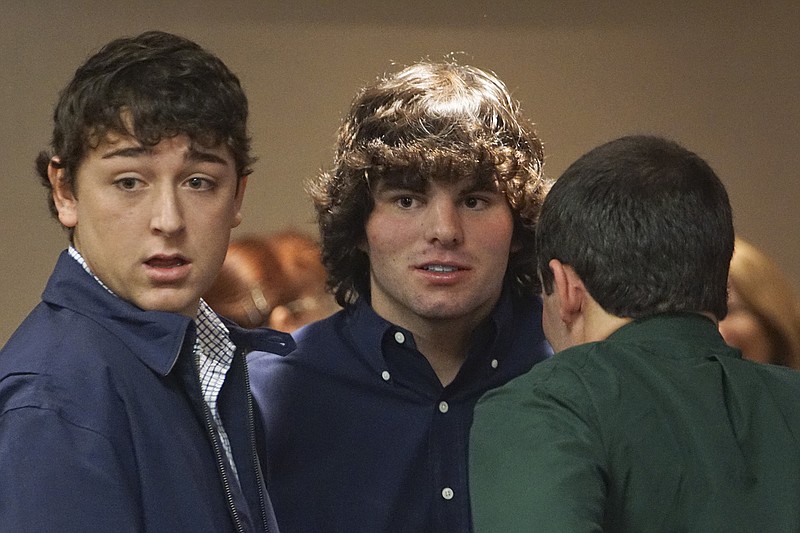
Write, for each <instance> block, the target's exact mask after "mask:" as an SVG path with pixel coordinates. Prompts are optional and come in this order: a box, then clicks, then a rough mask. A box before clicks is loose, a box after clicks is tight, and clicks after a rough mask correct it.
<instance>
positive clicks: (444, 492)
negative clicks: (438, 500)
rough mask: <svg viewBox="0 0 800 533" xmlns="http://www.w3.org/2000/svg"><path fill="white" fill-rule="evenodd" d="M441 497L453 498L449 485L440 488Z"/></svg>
mask: <svg viewBox="0 0 800 533" xmlns="http://www.w3.org/2000/svg"><path fill="white" fill-rule="evenodd" d="M442 498H444V499H445V500H452V499H453V489H451V488H450V487H445V488H443V489H442Z"/></svg>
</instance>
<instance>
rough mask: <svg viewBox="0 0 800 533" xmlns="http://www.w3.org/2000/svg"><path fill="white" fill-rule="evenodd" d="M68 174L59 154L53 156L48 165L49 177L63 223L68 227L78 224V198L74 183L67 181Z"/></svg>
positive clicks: (54, 199) (59, 216)
mask: <svg viewBox="0 0 800 533" xmlns="http://www.w3.org/2000/svg"><path fill="white" fill-rule="evenodd" d="M66 176H67V173H66V170H64V168H63V166H62V165H61V161H60V160H59V158H58V156H53V157H52V158H51V159H50V164H49V165H47V178H48V179H49V180H50V186H51V188H52V194H53V203H54V204H55V206H56V210H57V211H58V220H59V221H60V222H61V224H63V225H64V226H65V227H67V228H74V227H75V226H76V225H77V224H78V200H77V198H75V190H74V187H73V185H74V183H70V182H69V181H67V178H66Z"/></svg>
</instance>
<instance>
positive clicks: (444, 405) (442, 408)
mask: <svg viewBox="0 0 800 533" xmlns="http://www.w3.org/2000/svg"><path fill="white" fill-rule="evenodd" d="M449 410H450V406H449V405H447V402H439V412H442V413H446V412H447V411H449Z"/></svg>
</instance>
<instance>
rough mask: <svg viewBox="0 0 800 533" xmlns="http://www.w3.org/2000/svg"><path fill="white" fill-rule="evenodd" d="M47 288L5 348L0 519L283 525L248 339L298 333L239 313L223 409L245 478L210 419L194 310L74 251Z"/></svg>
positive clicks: (37, 524)
mask: <svg viewBox="0 0 800 533" xmlns="http://www.w3.org/2000/svg"><path fill="white" fill-rule="evenodd" d="M42 299H43V301H42V303H40V304H39V305H38V306H37V307H36V308H35V309H34V310H33V311H32V312H31V314H30V315H29V316H28V318H27V319H26V320H25V321H24V322H23V323H22V325H21V326H20V327H19V329H18V330H17V331H16V332H15V333H14V335H13V336H12V337H11V339H10V340H9V341H8V343H7V344H6V345H5V347H4V348H3V349H2V351H0V529H2V530H3V531H14V532H15V533H17V532H25V531H36V532H41V531H58V532H60V533H68V532H86V531H114V532H127V531H151V532H166V531H169V532H182V531H186V532H214V533H218V532H227V531H237V530H238V531H251V530H252V531H265V530H268V531H270V532H271V533H275V532H277V527H276V525H275V521H274V516H273V512H272V507H271V503H270V501H269V498H268V497H267V494H266V491H265V489H264V484H263V479H262V477H261V475H260V473H259V471H260V467H259V463H258V459H257V456H256V454H255V447H254V442H255V433H254V430H253V416H252V402H251V401H250V396H249V395H250V393H249V389H248V387H247V369H246V365H245V364H244V352H245V351H246V350H249V349H252V348H258V349H260V350H265V349H267V350H271V351H278V352H280V353H284V352H285V351H287V350H288V349H291V347H292V346H293V341H292V340H291V338H287V337H288V336H283V334H280V333H277V332H272V331H260V332H246V331H243V330H238V329H235V328H233V327H230V329H231V339H232V340H233V342H234V343H235V344H236V345H237V347H238V348H237V353H236V355H235V357H234V363H233V366H232V368H231V369H230V371H229V372H228V374H227V377H226V380H225V384H224V386H223V388H222V391H221V393H220V397H219V409H220V414H221V417H222V420H223V423H224V425H225V429H226V431H227V433H228V435H229V437H230V441H231V445H232V450H233V455H234V459H235V461H236V464H237V469H238V473H239V479H240V483H241V491H239V490H238V489H237V486H236V484H235V481H232V480H230V479H224V481H223V476H222V474H221V473H220V472H221V470H220V466H219V465H221V463H220V460H219V459H218V457H217V453H221V454H222V455H224V452H221V448H219V447H218V444H217V443H218V440H219V439H218V437H217V435H216V432H211V431H210V430H209V429H207V427H209V426H208V422H207V421H206V417H207V414H206V404H205V402H204V401H203V399H202V395H201V391H200V383H199V379H198V378H197V374H196V372H195V370H194V361H193V357H192V347H193V344H194V340H195V326H194V321H192V320H191V319H189V318H188V317H185V316H182V315H178V314H174V313H162V312H157V311H142V310H141V309H139V308H137V307H135V306H133V305H132V304H130V303H128V302H125V301H123V300H121V299H119V298H117V297H115V296H113V295H111V294H110V293H109V292H108V291H106V290H105V289H104V288H103V287H102V286H101V285H100V284H99V283H97V281H96V280H95V279H94V278H93V277H92V276H91V275H89V274H88V273H87V272H86V271H85V270H84V269H83V268H82V267H81V266H80V265H79V264H78V263H77V262H76V261H75V260H74V259H72V258H71V257H69V256H68V255H67V254H66V252H65V253H62V255H61V257H60V258H59V261H58V264H57V265H56V268H55V271H54V273H53V275H52V276H51V278H50V281H49V282H48V285H47V288H46V289H45V291H44V294H43V298H42ZM215 449H216V450H220V451H219V452H215ZM226 485H227V487H226ZM228 489H230V490H228ZM233 501H236V502H237V503H238V506H237V507H236V510H235V511H232V509H233V506H232V503H231V502H233ZM234 515H235V516H234ZM248 526H252V527H248Z"/></svg>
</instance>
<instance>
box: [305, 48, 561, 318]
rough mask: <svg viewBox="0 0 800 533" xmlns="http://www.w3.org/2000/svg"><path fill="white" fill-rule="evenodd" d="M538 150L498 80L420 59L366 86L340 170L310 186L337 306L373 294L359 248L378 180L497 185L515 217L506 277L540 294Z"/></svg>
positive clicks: (343, 132) (341, 148) (346, 132)
mask: <svg viewBox="0 0 800 533" xmlns="http://www.w3.org/2000/svg"><path fill="white" fill-rule="evenodd" d="M542 164H543V149H542V143H541V141H540V140H539V138H538V137H537V136H536V134H535V133H534V132H533V129H532V125H531V124H529V123H528V122H527V121H526V120H525V119H524V118H523V117H522V115H521V114H520V112H519V105H518V103H517V102H516V101H515V100H513V99H512V98H511V96H510V94H509V92H508V89H507V88H506V86H505V85H504V84H503V82H502V81H501V80H499V79H498V78H497V77H496V76H495V75H494V74H491V73H489V72H486V71H483V70H481V69H478V68H475V67H471V66H465V65H458V64H455V63H452V62H441V63H433V62H420V63H416V64H414V65H411V66H409V67H406V68H405V69H403V70H401V71H400V72H398V73H396V74H394V75H391V76H388V77H385V78H382V79H380V80H378V81H377V82H376V83H374V84H373V85H370V86H367V87H365V88H364V89H362V90H361V92H360V93H359V94H358V95H357V96H356V98H355V99H354V100H353V102H352V105H351V107H350V111H349V113H348V115H347V117H345V119H344V121H343V123H342V125H341V127H340V128H339V132H338V141H337V146H336V155H335V158H334V168H333V169H332V170H331V171H330V172H323V173H321V174H320V175H319V176H318V177H317V179H316V180H315V181H312V182H310V183H309V185H308V191H309V193H310V194H311V197H312V199H313V201H314V205H315V207H316V210H317V220H318V222H319V228H320V236H321V246H322V260H323V263H324V264H325V267H326V269H327V271H328V285H329V286H330V287H331V288H332V289H333V291H334V293H335V295H336V300H337V302H338V303H339V304H340V305H346V304H348V303H352V302H354V301H355V300H356V299H357V298H358V297H359V296H367V297H368V296H369V257H368V256H367V254H366V253H365V252H363V251H362V250H361V249H359V245H360V244H361V243H362V242H363V240H364V239H365V225H366V222H367V218H368V216H369V214H370V212H371V211H372V208H373V206H374V203H373V197H372V191H371V188H374V187H376V186H377V184H378V183H380V182H381V180H384V179H387V178H391V179H400V180H420V179H422V180H424V181H427V180H433V179H436V180H444V181H458V180H461V179H465V178H467V179H473V180H476V181H477V182H478V183H481V184H487V183H489V184H491V185H492V187H494V186H496V187H497V188H498V189H499V190H500V191H501V192H502V193H503V194H504V195H505V197H506V199H507V201H508V203H509V205H510V207H511V211H512V216H513V220H514V236H513V238H514V242H515V244H517V245H518V246H519V247H520V249H519V250H518V251H516V252H514V253H513V254H512V255H511V257H510V258H509V266H508V269H507V272H506V276H507V277H508V278H510V279H511V280H512V283H513V286H514V287H515V288H516V289H517V292H519V293H522V294H526V295H532V294H536V293H538V289H539V284H538V278H537V275H536V264H535V261H534V248H535V224H536V219H537V217H538V213H539V208H540V207H541V202H542V200H543V197H544V193H545V188H546V185H545V180H544V179H543V177H542V173H541V171H542Z"/></svg>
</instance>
